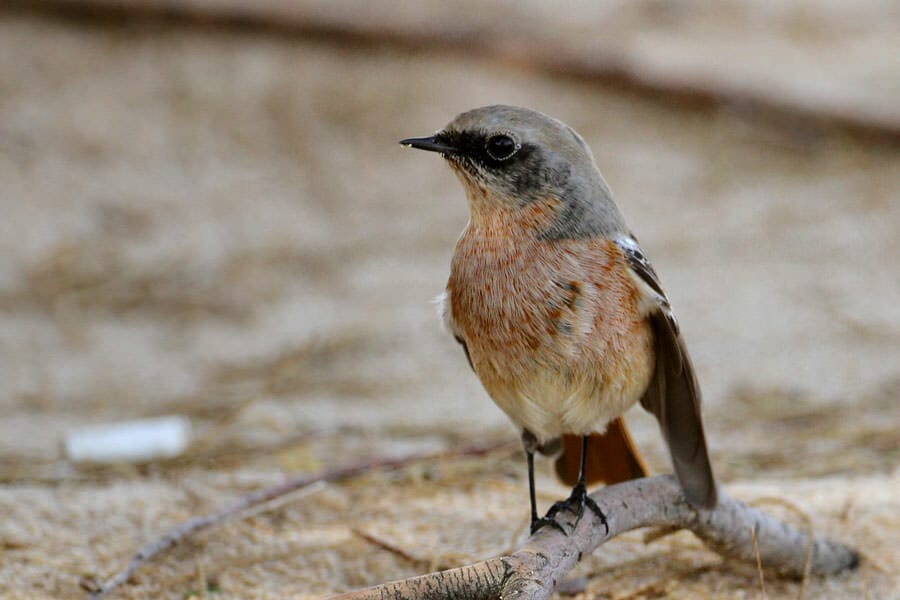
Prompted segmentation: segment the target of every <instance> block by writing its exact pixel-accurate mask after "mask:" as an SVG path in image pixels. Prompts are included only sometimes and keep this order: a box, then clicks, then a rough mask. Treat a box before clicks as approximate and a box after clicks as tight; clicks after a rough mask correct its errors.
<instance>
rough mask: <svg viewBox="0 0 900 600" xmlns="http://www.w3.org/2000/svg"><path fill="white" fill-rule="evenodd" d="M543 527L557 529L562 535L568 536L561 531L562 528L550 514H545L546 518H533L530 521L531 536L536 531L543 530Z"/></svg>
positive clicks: (564, 531)
mask: <svg viewBox="0 0 900 600" xmlns="http://www.w3.org/2000/svg"><path fill="white" fill-rule="evenodd" d="M544 527H553V528H554V529H558V530H559V531H560V532H561V533H562V534H563V535H568V534H567V533H566V530H565V529H563V526H562V525H560V524H559V523H558V522H557V520H556V519H554V518H553V517H551V516H550V513H547V516H546V517H540V518H537V519H535V518H533V517H532V519H531V535H534V534H535V533H537V532H538V530H540V529H543V528H544Z"/></svg>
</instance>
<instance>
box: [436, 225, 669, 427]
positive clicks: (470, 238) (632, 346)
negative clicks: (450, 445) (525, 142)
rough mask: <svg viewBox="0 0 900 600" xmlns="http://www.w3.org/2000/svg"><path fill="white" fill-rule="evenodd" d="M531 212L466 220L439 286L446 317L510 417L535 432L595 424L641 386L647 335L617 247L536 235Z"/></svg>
mask: <svg viewBox="0 0 900 600" xmlns="http://www.w3.org/2000/svg"><path fill="white" fill-rule="evenodd" d="M525 210H527V209H525ZM538 210H539V209H538ZM516 212H518V213H522V212H524V210H519V211H516ZM533 212H534V214H531V215H525V217H526V218H524V219H523V218H522V215H517V214H516V213H515V212H510V213H507V214H503V213H501V212H500V211H497V214H495V215H492V216H493V219H492V220H485V219H483V218H482V219H481V220H480V221H479V222H477V223H476V222H474V221H473V223H470V225H469V227H468V228H467V229H466V231H465V232H464V233H463V235H462V237H461V238H460V240H459V242H458V243H457V247H456V253H455V255H454V257H453V262H452V266H451V274H450V280H449V282H448V285H447V291H448V295H449V302H450V309H451V319H452V322H453V325H454V328H455V330H456V331H457V332H458V333H459V334H460V335H461V336H462V337H463V339H464V340H465V341H466V344H467V346H468V350H469V354H470V356H471V360H472V363H473V366H474V368H475V371H476V373H477V374H478V376H479V378H480V379H481V381H482V383H483V384H484V386H485V388H486V389H487V391H488V393H489V394H491V396H492V397H493V398H494V400H495V401H496V402H497V404H498V405H500V407H501V408H502V409H503V410H504V411H506V412H507V414H508V415H509V416H510V417H511V418H512V419H513V421H516V422H517V423H519V424H520V425H521V426H523V427H528V428H529V429H531V430H532V431H533V433H535V434H536V435H538V437H539V438H549V437H552V436H554V435H558V434H560V433H581V432H589V431H592V430H597V429H602V427H603V426H604V425H605V424H606V421H608V420H609V419H611V418H614V417H615V416H618V414H621V412H623V411H624V410H625V409H627V408H628V406H630V405H631V404H633V403H634V402H636V401H637V400H638V399H639V398H640V396H641V394H642V393H643V391H644V389H645V388H646V385H647V381H648V380H649V376H650V371H651V369H652V360H651V358H652V349H651V348H652V346H651V343H650V342H651V337H650V336H651V335H652V334H651V332H650V329H649V327H648V326H647V324H646V322H645V319H644V318H643V317H642V316H641V315H640V314H639V312H638V297H637V294H638V292H637V290H636V289H635V287H634V285H633V282H632V280H631V279H630V277H629V275H628V271H627V267H626V266H625V263H624V258H623V257H622V255H621V254H620V252H619V250H618V248H617V247H616V246H615V245H614V244H613V243H612V242H610V241H608V240H606V239H600V238H597V239H582V240H550V241H548V240H540V239H538V237H537V236H536V235H535V231H536V227H535V221H536V220H537V219H536V217H537V218H540V217H541V216H542V213H539V212H538V211H533ZM538 224H540V223H538ZM554 396H555V397H554ZM592 403H595V404H596V406H595V405H593V404H592ZM607 409H608V410H607ZM526 413H527V414H526ZM612 413H615V414H612ZM594 421H602V422H594ZM536 430H537V431H536ZM576 430H583V431H576Z"/></svg>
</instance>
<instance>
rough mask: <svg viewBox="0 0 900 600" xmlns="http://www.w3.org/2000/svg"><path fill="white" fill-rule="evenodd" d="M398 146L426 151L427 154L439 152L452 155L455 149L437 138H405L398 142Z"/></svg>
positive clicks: (433, 136) (434, 136)
mask: <svg viewBox="0 0 900 600" xmlns="http://www.w3.org/2000/svg"><path fill="white" fill-rule="evenodd" d="M400 144H402V145H403V146H407V147H408V148H417V149H419V150H428V151H429V152H440V153H441V154H454V153H455V152H456V151H457V149H456V148H454V147H453V146H450V145H447V144H445V143H444V142H443V140H441V139H440V138H439V137H438V136H436V135H432V136H429V137H420V138H406V139H405V140H400Z"/></svg>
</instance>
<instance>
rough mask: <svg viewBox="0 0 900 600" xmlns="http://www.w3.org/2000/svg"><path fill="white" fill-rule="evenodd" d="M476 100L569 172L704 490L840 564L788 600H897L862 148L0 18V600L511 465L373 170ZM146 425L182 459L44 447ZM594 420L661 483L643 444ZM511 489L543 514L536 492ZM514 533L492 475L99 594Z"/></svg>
mask: <svg viewBox="0 0 900 600" xmlns="http://www.w3.org/2000/svg"><path fill="white" fill-rule="evenodd" d="M879 93H880V92H879ZM494 102H504V103H511V104H520V105H525V106H530V107H533V108H536V109H539V110H543V111H545V112H548V113H551V114H553V115H555V116H558V117H560V118H562V119H564V120H566V121H567V122H569V123H570V124H571V125H573V126H574V127H575V128H576V129H578V130H579V131H580V132H581V133H582V134H583V135H584V136H585V138H586V139H587V140H588V142H589V143H590V144H591V145H592V147H593V149H594V152H595V155H596V157H597V160H598V163H599V164H600V166H601V169H602V170H603V172H604V174H605V176H606V178H607V180H608V181H609V182H610V184H611V186H612V188H613V189H614V190H615V193H616V196H617V198H618V199H619V203H620V206H621V207H622V209H623V212H624V213H625V215H626V217H627V218H628V219H629V222H630V224H631V226H632V227H633V229H634V230H635V231H636V233H637V234H638V236H639V237H640V238H641V240H642V243H643V245H644V247H645V249H646V250H647V252H648V253H649V255H650V256H651V258H652V259H653V261H654V263H655V265H656V267H657V270H658V271H659V272H660V274H661V275H662V278H663V281H664V283H665V284H666V286H667V288H668V290H669V293H670V297H671V299H672V303H673V305H674V307H675V309H676V311H677V313H678V314H679V317H680V320H681V321H682V326H683V329H684V331H685V332H686V336H687V339H688V343H689V345H690V347H691V350H692V352H693V355H694V359H695V362H696V365H697V368H698V370H699V375H700V380H701V382H702V385H703V387H704V390H705V393H706V417H707V424H708V425H707V428H708V436H709V439H710V443H711V446H712V452H713V455H714V462H715V464H716V467H717V471H718V475H719V478H720V480H721V483H723V484H724V485H725V486H727V487H728V489H729V490H730V491H731V492H732V493H733V494H734V495H736V496H737V497H739V498H742V499H746V500H754V499H758V498H762V497H772V496H775V497H778V498H782V499H784V500H787V501H789V502H791V503H793V504H795V505H796V506H797V508H798V509H800V510H801V511H804V512H805V513H807V514H808V515H809V516H810V518H811V519H812V523H813V525H814V527H815V528H816V529H817V530H819V531H825V532H828V533H830V534H832V535H834V536H835V537H837V538H839V539H841V540H845V541H847V542H850V543H853V544H855V545H857V546H858V547H860V548H862V549H863V552H864V555H865V557H866V561H865V563H864V565H863V567H862V568H861V569H860V570H859V571H858V572H856V573H853V574H850V575H847V576H843V577H840V578H834V579H830V580H814V581H812V582H810V589H809V590H808V591H807V597H808V598H850V597H859V598H879V599H880V598H894V597H900V596H898V594H897V592H896V590H897V588H898V586H900V579H898V576H897V573H898V572H900V542H898V533H897V531H898V525H900V521H898V518H897V514H898V511H900V470H898V456H900V453H898V447H900V444H898V434H897V430H898V425H900V408H898V402H897V396H898V392H900V305H898V303H897V298H898V297H900V274H898V271H897V257H898V256H900V237H898V235H897V234H898V231H900V208H898V207H900V204H898V202H897V200H898V198H900V151H898V149H897V148H896V147H890V146H885V145H875V144H872V143H864V142H860V141H854V140H852V139H845V138H842V137H836V136H816V135H813V136H810V135H798V134H797V133H796V132H791V131H784V130H780V129H777V128H774V127H765V126H763V125H762V124H760V123H750V122H747V121H744V120H742V119H741V118H740V117H739V116H736V115H734V114H729V113H710V112H700V111H690V110H685V109H677V108H667V107H666V106H665V105H664V104H663V103H662V102H659V101H655V100H651V99H646V98H641V97H637V96H633V95H623V94H621V93H613V92H610V91H608V90H604V89H603V88H602V87H600V86H594V85H588V84H583V83H575V82H573V81H571V80H565V79H554V78H551V77H547V76H541V75H538V74H534V73H525V72H520V71H513V70H510V69H507V68H503V67H501V66H497V65H489V64H484V63H481V62H478V61H477V60H476V59H474V58H472V59H467V58H464V57H460V56H446V55H442V54H439V53H427V52H422V53H417V54H411V53H409V52H408V51H400V50H391V49H388V48H363V47H346V46H340V45H333V44H328V43H325V42H317V43H312V42H303V41H291V40H288V39H284V38H281V39H272V38H269V37H266V36H264V35H262V34H250V33H234V32H224V31H215V30H209V29H203V30H195V29H191V28H190V27H184V26H177V27H172V26H165V27H164V26H149V25H145V26H139V27H131V26H112V25H110V26H105V25H94V24H90V23H78V24H75V23H72V22H57V21H52V20H45V19H41V18H35V17H27V16H16V15H2V16H0V211H2V215H3V217H2V218H0V257H2V258H0V411H2V413H0V414H2V417H3V418H2V420H0V482H2V485H0V514H2V515H3V519H2V520H0V595H2V597H3V598H80V597H83V591H81V590H80V588H79V585H78V582H79V580H80V579H81V578H82V577H84V576H88V577H100V578H103V577H107V576H109V575H111V574H112V573H113V572H115V571H116V570H117V569H119V568H121V567H122V566H123V565H124V563H125V562H126V561H127V557H128V556H129V555H130V554H131V553H132V552H133V551H134V549H135V548H137V547H138V546H139V545H140V544H141V543H143V542H144V541H146V540H148V539H151V538H152V537H153V536H155V535H158V534H160V533H163V532H165V531H167V530H169V529H171V528H172V527H173V526H175V525H177V524H178V523H179V522H181V521H183V520H184V519H186V518H189V517H191V516H194V515H197V514H202V513H205V512H208V511H211V510H214V509H216V508H219V507H221V506H222V505H223V504H225V503H227V502H228V501H229V500H230V499H232V498H235V497H237V496H238V495H239V494H241V493H243V492H246V491H249V490H253V489H258V488H260V487H262V486H265V485H269V484H273V483H276V482H278V481H280V480H281V479H282V478H283V477H284V476H285V474H286V473H296V472H303V471H310V470H317V469H320V468H327V467H330V466H338V465H341V464H346V463H348V462H351V461H353V460H356V459H358V458H360V457H363V456H367V455H372V454H379V455H382V454H399V453H404V452H408V451H411V450H421V449H430V448H442V447H448V446H457V445H461V444H464V443H467V442H472V441H478V440H485V439H497V438H501V439H502V438H504V437H507V438H509V439H513V438H514V437H515V433H514V431H513V430H512V428H511V427H510V426H509V425H507V424H506V421H505V419H504V417H503V416H502V415H501V414H500V412H499V411H498V410H497V409H496V408H495V407H494V406H493V404H492V403H491V402H490V400H489V399H488V398H487V397H486V395H485V393H484V392H483V391H482V390H481V388H480V387H479V385H478V382H477V381H476V379H475V377H474V376H473V375H472V374H471V373H470V372H469V370H468V367H467V366H466V364H465V360H464V359H463V357H462V355H461V354H460V352H459V350H458V348H457V347H456V345H455V343H454V342H453V341H452V340H451V339H449V338H448V337H447V336H446V335H445V334H443V333H442V332H441V331H440V327H439V325H438V323H437V319H436V317H435V315H434V308H433V306H432V305H431V304H430V299H431V298H432V297H433V296H435V295H436V294H437V293H438V292H440V290H441V289H442V287H443V284H444V281H445V278H446V274H447V270H448V262H449V257H450V254H451V252H452V247H453V243H454V241H455V238H456V236H457V235H458V232H459V231H460V229H461V228H462V227H463V225H464V224H465V221H466V212H467V209H466V206H465V203H464V199H463V196H462V193H461V191H460V189H459V187H458V184H457V182H456V181H455V180H454V179H453V177H452V175H451V174H450V172H449V171H448V170H447V169H446V168H445V167H444V166H443V165H441V164H440V161H439V160H437V159H436V158H435V157H433V156H423V155H421V154H419V153H413V152H406V151H404V150H403V149H401V148H400V147H399V146H398V145H397V144H396V141H397V140H398V139H400V138H401V137H406V136H410V135H422V134H427V133H429V132H431V131H433V130H435V129H437V128H438V127H440V126H441V125H443V124H444V123H445V122H446V121H448V120H449V119H450V118H451V117H452V116H453V115H455V114H456V113H458V112H460V111H462V110H465V109H467V108H470V107H473V106H477V105H482V104H487V103H494ZM173 413H175V414H184V415H187V416H189V417H190V418H191V419H192V421H193V423H194V429H195V434H196V440H195V443H194V445H193V446H192V448H191V451H190V452H189V453H188V455H187V456H186V457H185V458H184V459H183V460H181V461H177V462H174V463H172V464H166V465H158V466H157V465H154V466H142V467H116V468H86V467H77V466H75V465H72V464H70V463H69V462H67V461H66V460H65V459H64V456H63V455H62V454H61V451H60V443H61V440H62V438H63V436H64V434H65V432H66V431H69V430H71V429H73V428H76V427H78V426H81V425H85V424H89V423H102V422H108V421H114V420H120V419H126V418H134V417H141V416H152V415H161V414H173ZM629 418H630V421H631V422H632V423H633V428H634V430H635V435H636V437H637V438H638V440H639V443H640V445H641V446H642V447H644V448H646V452H647V454H648V456H649V459H650V461H651V463H652V464H654V465H655V466H656V467H657V468H658V469H660V470H662V469H665V468H666V457H665V451H664V448H663V446H662V443H661V440H660V439H659V436H658V433H657V431H656V427H655V424H654V423H653V422H652V420H651V419H650V418H649V417H647V416H646V415H644V414H642V413H640V411H634V414H633V415H630V416H629ZM336 426H342V427H345V428H349V429H342V430H340V431H338V432H333V433H331V434H325V435H320V436H318V437H316V438H314V439H307V440H303V441H297V442H293V443H292V442H290V441H289V440H291V439H292V437H293V436H296V435H297V434H298V433H301V432H304V431H310V430H316V429H321V428H331V427H336ZM285 440H288V441H287V442H285ZM541 469H542V475H541V480H540V484H541V485H540V487H541V496H542V501H543V502H544V503H546V504H549V503H550V502H551V501H552V500H553V499H555V498H558V497H560V496H561V495H563V494H564V493H565V491H564V490H563V489H562V488H560V487H559V486H558V485H557V484H556V483H555V482H554V481H553V480H552V479H551V478H550V476H549V471H548V469H547V466H546V465H542V466H541ZM526 509H527V495H526V492H525V478H524V464H523V461H522V458H521V456H520V455H519V454H518V453H517V452H515V451H510V452H505V453H504V452H501V453H497V454H495V455H492V456H491V457H488V458H484V459H477V460H475V459H472V460H462V461H453V462H450V463H447V464H443V463H442V464H435V465H426V466H420V467H416V468H412V469H410V470H408V471H404V472H402V473H400V474H395V475H391V476H389V477H385V476H373V477H371V478H365V479H360V480H358V481H354V482H351V483H347V484H343V485H332V486H326V487H324V488H316V489H315V490H313V491H312V492H311V493H307V494H305V495H303V496H302V497H295V498H292V499H290V501H288V502H285V503H282V504H280V505H279V506H278V507H275V508H273V509H272V510H270V511H267V512H264V513H260V514H257V515H254V516H252V517H250V518H248V519H245V520H242V521H239V522H234V523H231V524H229V525H227V526H225V527H224V528H221V529H218V530H216V531H214V532H211V533H209V534H207V535H204V536H201V537H200V538H198V539H196V540H193V541H191V542H190V543H188V544H186V545H184V546H182V547H179V548H178V549H177V550H176V551H175V552H173V553H170V554H169V555H167V556H165V557H164V558H163V559H162V560H160V561H157V562H156V563H154V564H153V565H151V566H150V567H148V568H147V569H146V570H144V571H142V572H141V573H140V574H139V575H138V577H137V578H136V579H135V580H134V581H133V582H132V583H131V584H130V585H129V586H127V587H126V588H124V589H123V590H121V591H120V592H119V594H118V595H117V596H116V597H122V598H161V597H162V598H185V597H190V595H191V594H192V593H193V594H198V595H199V594H200V593H201V591H202V590H203V589H207V590H209V592H208V594H209V597H211V598H282V597H293V598H317V597H320V596H322V595H325V594H328V593H332V592H337V591H343V590H347V589H351V588H354V587H358V586H362V585H368V584H374V583H378V582H380V581H384V580H388V579H395V578H398V577H402V576H408V575H412V574H415V573H420V572H423V571H425V570H426V569H432V568H436V567H443V566H454V565H458V564H461V563H463V562H466V561H469V560H472V559H474V558H479V557H486V556H490V555H493V554H496V553H498V552H502V551H504V550H506V549H508V548H510V547H511V546H512V545H513V544H514V543H515V540H516V539H517V536H520V535H521V533H522V528H523V526H524V525H525V513H526ZM773 510H780V509H778V508H777V507H776V508H774V509H773ZM787 517H788V518H794V519H796V518H797V517H796V516H795V515H794V516H792V515H790V514H789V513H788V514H787ZM373 539H377V540H380V541H381V542H382V543H381V545H379V544H376V543H373V541H372V540H373ZM383 546H391V547H395V548H401V549H402V550H403V552H402V553H398V552H391V551H389V550H387V549H386V548H385V547H383ZM577 574H579V575H581V576H586V577H588V581H589V587H588V594H587V595H586V596H585V597H596V598H645V597H661V596H665V595H668V596H667V597H671V598H697V597H711V598H756V597H759V593H760V592H759V587H758V581H757V574H756V573H755V571H754V570H753V569H750V568H747V567H745V566H742V565H735V564H730V563H723V562H722V560H721V559H720V558H718V557H717V556H716V555H715V554H713V553H711V552H709V551H707V550H705V549H703V547H702V546H701V545H700V544H699V542H697V541H696V540H695V539H694V538H693V537H692V536H690V535H689V534H686V533H681V534H678V535H676V536H673V537H672V538H669V539H667V540H663V541H660V542H657V543H655V544H652V545H649V546H646V545H644V544H643V543H642V542H641V538H640V535H639V534H637V533H636V534H633V535H632V534H630V535H627V536H624V537H623V538H621V539H619V540H616V541H614V542H612V543H610V544H608V545H607V546H605V547H603V548H602V549H601V550H600V551H598V552H597V553H596V554H595V555H594V556H591V557H589V558H587V559H586V560H585V561H584V562H583V564H582V565H581V566H580V567H579V569H578V571H577ZM799 589H800V586H799V585H798V584H797V583H795V582H790V581H784V580H779V579H777V578H771V577H770V578H769V579H768V580H767V591H768V594H769V597H770V598H795V597H797V595H798V593H799Z"/></svg>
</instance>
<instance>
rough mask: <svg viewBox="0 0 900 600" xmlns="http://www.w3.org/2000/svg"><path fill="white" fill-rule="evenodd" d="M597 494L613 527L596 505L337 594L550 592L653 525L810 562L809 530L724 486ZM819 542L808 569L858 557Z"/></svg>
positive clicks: (782, 563)
mask: <svg viewBox="0 0 900 600" xmlns="http://www.w3.org/2000/svg"><path fill="white" fill-rule="evenodd" d="M591 498H592V499H593V500H594V501H595V502H596V503H597V505H598V506H599V507H600V509H601V510H602V511H603V512H604V513H605V514H606V517H607V523H608V526H609V530H608V531H607V530H606V529H605V528H604V527H603V526H602V524H601V522H600V519H599V518H598V517H597V516H596V515H595V514H594V513H593V512H592V511H585V513H584V517H583V518H582V519H581V521H579V522H578V523H577V524H575V526H574V528H572V525H571V523H569V524H565V525H564V526H565V527H566V528H567V529H568V530H569V532H568V535H566V534H564V533H562V532H560V531H558V530H557V529H555V528H552V527H545V528H543V529H541V530H540V531H538V532H537V533H536V534H535V535H533V536H531V538H529V539H528V541H527V542H526V543H525V545H524V546H522V547H521V548H520V549H519V550H517V551H516V552H513V553H512V554H509V555H506V556H499V557H495V558H491V559H488V560H485V561H481V562H478V563H475V564H471V565H466V566H463V567H459V568H456V569H450V570H447V571H441V572H437V573H429V574H427V575H421V576H419V577H414V578H411V579H405V580H401V581H395V582H391V583H385V584H382V585H378V586H375V587H371V588H367V589H365V590H359V591H355V592H349V593H347V594H342V595H340V596H335V597H334V598H333V600H380V599H382V598H394V597H397V598H407V599H411V600H412V599H417V598H429V599H430V600H439V599H442V598H447V599H451V598H469V599H470V600H477V599H480V598H483V599H485V600H487V599H495V598H515V599H516V600H541V599H546V598H549V597H550V595H551V594H552V593H553V589H554V587H555V586H556V583H557V582H558V581H560V580H562V578H563V576H564V575H565V574H566V573H568V572H569V571H571V570H572V568H574V567H575V565H576V564H577V563H578V561H579V560H580V559H581V557H582V556H583V555H584V554H588V553H590V552H593V551H594V550H595V549H596V548H597V547H598V546H600V545H601V544H603V543H605V542H607V541H609V540H610V539H612V538H614V537H615V536H617V535H619V534H621V533H624V532H626V531H630V530H632V529H637V528H639V527H650V526H678V527H682V528H685V529H689V530H691V531H693V532H694V533H695V534H696V535H697V536H698V537H699V538H700V539H702V540H703V541H704V542H705V543H706V544H707V545H708V546H709V547H710V548H712V549H714V550H716V551H717V552H718V553H720V554H722V555H723V556H727V557H731V558H735V559H738V560H742V561H747V562H752V561H754V559H755V557H756V552H755V550H758V552H759V557H760V561H765V563H766V564H767V565H769V566H770V567H771V568H773V569H774V570H776V571H778V572H780V573H783V574H785V575H788V576H791V577H798V578H799V577H802V576H803V573H804V571H805V569H806V562H807V561H806V557H807V547H808V544H809V536H808V535H807V534H806V533H804V532H803V531H801V530H800V529H798V528H796V527H794V526H792V525H789V524H787V523H784V522H783V521H780V520H779V519H776V518H774V517H772V516H771V515H768V514H766V513H764V512H762V511H761V510H759V509H756V508H753V507H751V506H748V505H746V504H744V503H743V502H739V501H737V500H734V499H733V498H731V497H729V496H728V495H727V494H725V493H724V491H722V490H720V491H719V505H718V506H717V507H716V509H715V510H712V511H705V510H696V509H694V508H692V507H691V506H690V505H689V504H688V503H687V501H686V500H685V498H684V496H683V494H682V492H681V488H680V487H679V486H678V483H677V482H676V481H675V479H674V478H673V477H672V476H670V475H664V476H658V477H652V478H646V479H638V480H633V481H627V482H625V483H620V484H617V485H613V486H609V487H606V488H603V489H601V490H600V491H598V492H595V493H594V494H591ZM561 516H564V515H561ZM570 516H571V515H570ZM754 537H755V538H756V542H757V543H756V544H755V545H754V543H753V539H752V538H754ZM812 544H813V553H812V556H813V558H812V562H811V564H810V566H809V569H810V571H811V572H812V573H813V574H817V575H828V574H835V573H839V572H841V571H844V570H846V569H853V568H856V567H857V566H858V564H859V555H858V554H857V553H856V551H855V550H853V549H851V548H849V547H847V546H845V545H843V544H841V543H838V542H834V541H831V540H828V539H826V538H824V537H816V538H814V539H813V541H812Z"/></svg>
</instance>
